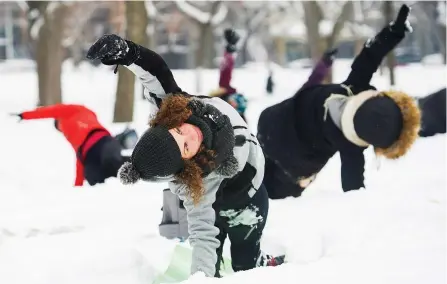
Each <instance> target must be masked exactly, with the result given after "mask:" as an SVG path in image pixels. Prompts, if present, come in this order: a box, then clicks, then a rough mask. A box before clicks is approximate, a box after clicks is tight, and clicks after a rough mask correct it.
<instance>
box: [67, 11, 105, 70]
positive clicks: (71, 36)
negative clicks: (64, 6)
mask: <svg viewBox="0 0 447 284" xmlns="http://www.w3.org/2000/svg"><path fill="white" fill-rule="evenodd" d="M106 5H107V2H75V3H73V4H72V13H71V15H70V17H69V19H68V20H67V22H68V23H67V27H66V34H67V37H66V38H65V39H64V41H63V46H64V47H66V48H67V49H68V50H70V51H71V57H72V59H73V63H74V65H75V66H77V65H78V64H79V63H81V62H82V61H83V60H84V56H83V48H84V46H83V45H84V43H85V40H86V39H85V35H84V34H85V30H86V28H88V27H87V25H88V23H89V21H90V19H91V17H92V16H93V15H94V13H95V12H96V11H97V9H98V8H100V7H103V6H106Z"/></svg>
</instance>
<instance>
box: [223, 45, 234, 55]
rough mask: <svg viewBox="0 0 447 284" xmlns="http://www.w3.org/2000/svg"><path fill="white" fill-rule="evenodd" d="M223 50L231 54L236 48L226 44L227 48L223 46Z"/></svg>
mask: <svg viewBox="0 0 447 284" xmlns="http://www.w3.org/2000/svg"><path fill="white" fill-rule="evenodd" d="M225 50H226V51H227V52H229V53H233V52H235V51H236V46H235V45H234V44H227V46H225Z"/></svg>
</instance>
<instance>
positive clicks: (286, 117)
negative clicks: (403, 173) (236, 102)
mask: <svg viewBox="0 0 447 284" xmlns="http://www.w3.org/2000/svg"><path fill="white" fill-rule="evenodd" d="M409 13H410V8H409V7H408V6H407V5H402V7H401V9H400V11H399V13H398V15H397V18H396V20H395V21H394V22H392V23H390V24H389V25H387V26H385V27H384V28H383V29H382V30H381V31H380V32H379V33H378V34H377V35H376V36H375V37H373V38H371V39H369V40H368V41H367V42H366V43H365V45H364V47H363V49H362V51H361V52H360V54H359V55H358V56H357V57H356V58H355V59H354V62H353V64H352V65H351V72H350V74H349V76H348V78H347V79H346V80H345V81H344V82H343V83H341V84H317V85H312V83H310V84H305V85H304V86H303V87H302V88H301V89H300V90H299V91H298V92H297V93H296V94H295V95H294V96H293V97H292V98H289V99H287V100H285V101H283V102H281V103H279V104H276V105H273V106H271V107H269V108H267V109H265V110H264V111H263V112H262V113H261V115H260V118H259V122H258V136H257V137H258V141H259V142H260V143H261V146H262V149H263V151H264V155H265V157H266V168H265V175H264V180H263V183H264V184H265V186H266V188H267V192H268V193H269V197H270V198H272V199H279V198H286V197H288V196H293V197H298V196H300V195H301V193H302V192H303V190H304V189H305V188H307V187H308V186H309V184H310V183H311V182H312V181H313V180H315V178H316V175H317V174H318V173H319V172H320V171H321V169H322V168H323V167H324V166H325V165H326V163H327V162H328V160H329V159H330V158H331V157H332V156H333V155H334V154H335V153H337V152H339V153H340V159H341V182H342V189H343V191H345V192H346V191H350V190H357V189H360V188H364V187H365V185H364V175H363V173H364V166H365V158H364V155H363V151H364V150H365V149H366V148H368V147H369V146H373V147H374V149H375V153H376V155H381V156H384V157H386V158H388V159H398V158H399V157H402V156H403V155H405V154H406V153H407V152H408V151H409V149H410V148H411V146H412V145H413V143H414V141H415V139H416V138H417V137H418V131H419V128H420V111H419V108H418V107H417V104H416V102H415V100H414V99H413V98H412V97H410V96H409V95H407V94H405V93H403V92H399V91H392V90H384V91H377V90H376V88H375V87H373V86H371V85H370V81H371V78H372V76H373V74H374V73H375V72H376V71H377V68H378V66H379V65H380V63H381V61H382V60H383V58H384V57H385V56H386V55H387V54H388V52H390V51H391V50H393V49H394V48H395V47H396V46H397V45H398V44H399V43H400V42H401V40H402V39H403V38H404V37H405V34H406V32H411V30H412V29H411V26H410V24H409V22H408V20H407V18H408V15H409ZM314 73H315V76H316V75H317V74H319V72H313V74H314ZM318 76H320V75H318ZM321 76H322V75H321ZM311 77H312V75H311ZM309 81H310V80H309Z"/></svg>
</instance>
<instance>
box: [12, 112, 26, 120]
mask: <svg viewBox="0 0 447 284" xmlns="http://www.w3.org/2000/svg"><path fill="white" fill-rule="evenodd" d="M9 115H10V116H17V117H18V118H19V121H22V119H23V116H22V114H21V113H10V114H9Z"/></svg>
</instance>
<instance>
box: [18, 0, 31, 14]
mask: <svg viewBox="0 0 447 284" xmlns="http://www.w3.org/2000/svg"><path fill="white" fill-rule="evenodd" d="M16 4H17V6H19V8H20V9H21V10H22V11H24V12H26V11H28V9H29V6H28V4H27V3H26V1H16Z"/></svg>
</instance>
